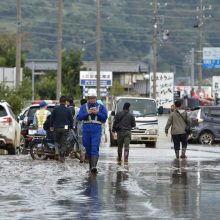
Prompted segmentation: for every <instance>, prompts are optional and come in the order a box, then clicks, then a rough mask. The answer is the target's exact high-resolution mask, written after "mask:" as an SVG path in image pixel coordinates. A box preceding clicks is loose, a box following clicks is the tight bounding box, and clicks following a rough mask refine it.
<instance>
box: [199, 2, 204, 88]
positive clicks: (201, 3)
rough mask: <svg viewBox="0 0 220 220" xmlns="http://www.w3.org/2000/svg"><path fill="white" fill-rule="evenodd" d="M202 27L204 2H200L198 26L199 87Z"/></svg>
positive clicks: (200, 81)
mask: <svg viewBox="0 0 220 220" xmlns="http://www.w3.org/2000/svg"><path fill="white" fill-rule="evenodd" d="M202 26H203V0H200V6H199V25H198V31H199V33H198V34H199V36H198V58H199V60H198V86H199V88H201V86H202Z"/></svg>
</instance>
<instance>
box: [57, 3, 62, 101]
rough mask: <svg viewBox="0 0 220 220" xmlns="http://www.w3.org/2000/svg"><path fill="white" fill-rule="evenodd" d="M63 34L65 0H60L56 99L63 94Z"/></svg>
mask: <svg viewBox="0 0 220 220" xmlns="http://www.w3.org/2000/svg"><path fill="white" fill-rule="evenodd" d="M62 34H63V0H58V16H57V88H56V99H57V100H59V98H60V96H61V85H62Z"/></svg>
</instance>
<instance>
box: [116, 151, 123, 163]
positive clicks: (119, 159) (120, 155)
mask: <svg viewBox="0 0 220 220" xmlns="http://www.w3.org/2000/svg"><path fill="white" fill-rule="evenodd" d="M121 157H122V148H119V147H118V157H117V161H118V162H119V163H121Z"/></svg>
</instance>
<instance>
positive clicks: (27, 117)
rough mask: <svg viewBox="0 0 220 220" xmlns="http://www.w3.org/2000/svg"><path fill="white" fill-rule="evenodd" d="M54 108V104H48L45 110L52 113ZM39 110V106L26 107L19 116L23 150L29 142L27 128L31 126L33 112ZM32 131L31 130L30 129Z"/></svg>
mask: <svg viewBox="0 0 220 220" xmlns="http://www.w3.org/2000/svg"><path fill="white" fill-rule="evenodd" d="M55 106H56V103H49V104H48V105H47V110H49V111H50V112H52V110H53V108H54V107H55ZM38 109H40V105H39V103H38V104H32V105H30V106H29V107H27V108H26V109H25V110H24V111H23V114H21V115H20V116H19V121H20V123H21V135H22V137H23V138H24V146H23V148H26V147H27V146H28V143H29V142H30V141H31V139H32V138H31V137H29V136H28V134H29V133H28V132H29V127H30V125H31V124H33V120H34V114H35V112H36V111H37V110H38ZM30 130H32V129H30Z"/></svg>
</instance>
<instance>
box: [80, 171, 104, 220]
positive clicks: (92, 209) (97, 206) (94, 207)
mask: <svg viewBox="0 0 220 220" xmlns="http://www.w3.org/2000/svg"><path fill="white" fill-rule="evenodd" d="M83 188H84V189H85V190H84V191H83V192H82V195H83V196H86V198H87V201H85V203H84V204H83V205H82V206H81V208H80V216H78V217H79V219H85V220H86V219H89V220H93V219H94V220H95V219H97V217H96V216H95V214H96V213H98V212H99V211H100V210H101V209H102V202H101V201H100V196H99V191H98V181H97V176H96V175H89V176H88V177H87V178H86V180H85V182H84V184H83Z"/></svg>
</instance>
